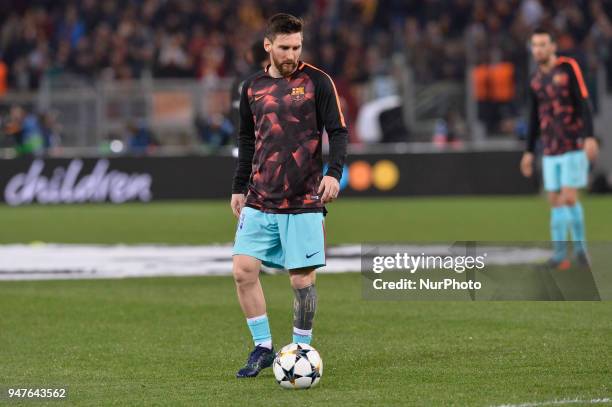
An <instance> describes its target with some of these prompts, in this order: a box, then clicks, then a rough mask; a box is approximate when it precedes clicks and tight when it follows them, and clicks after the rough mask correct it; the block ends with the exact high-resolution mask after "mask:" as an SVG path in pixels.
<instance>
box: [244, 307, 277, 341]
mask: <svg viewBox="0 0 612 407" xmlns="http://www.w3.org/2000/svg"><path fill="white" fill-rule="evenodd" d="M247 325H248V326H249V330H250V331H251V336H253V342H254V343H255V346H263V347H265V348H268V349H272V334H271V333H270V323H269V322H268V315H266V314H263V315H260V316H258V317H253V318H247Z"/></svg>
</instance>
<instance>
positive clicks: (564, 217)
mask: <svg viewBox="0 0 612 407" xmlns="http://www.w3.org/2000/svg"><path fill="white" fill-rule="evenodd" d="M531 50H532V54H533V57H534V60H535V61H536V63H537V64H538V70H537V72H536V73H535V74H534V76H533V78H532V79H531V83H530V99H531V108H530V117H529V133H528V137H527V149H526V151H525V153H524V154H523V158H522V160H521V171H522V173H523V175H525V176H526V177H530V176H531V175H532V172H533V159H534V151H535V147H536V139H537V138H538V137H539V138H541V142H542V143H541V144H542V150H543V155H544V157H543V159H542V170H543V178H544V189H545V190H546V191H547V192H548V199H549V202H550V205H551V216H550V233H551V240H552V242H553V256H552V258H551V259H550V260H549V262H548V265H549V266H550V267H552V268H557V269H566V268H568V267H569V266H570V260H569V259H568V258H567V244H566V241H567V236H568V232H570V233H569V235H570V236H571V239H572V243H573V250H574V259H575V261H576V262H577V263H578V265H583V266H588V263H589V262H588V257H587V252H586V243H585V242H586V236H585V227H584V213H583V209H582V205H581V204H580V201H579V200H578V189H580V188H583V187H585V186H586V185H587V178H588V167H589V163H588V161H589V160H594V159H595V157H596V156H597V152H598V145H597V141H596V140H595V138H594V137H593V120H592V117H591V109H590V106H589V103H588V91H587V88H586V85H585V83H584V79H583V78H582V72H581V71H580V67H579V66H578V64H577V63H576V61H575V60H573V59H572V58H567V57H558V56H557V55H556V54H555V52H556V46H555V42H554V38H553V36H552V35H551V33H550V32H548V31H546V30H541V29H539V30H536V31H534V33H533V35H532V36H531Z"/></svg>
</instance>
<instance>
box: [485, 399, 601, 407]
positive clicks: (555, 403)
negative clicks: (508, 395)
mask: <svg viewBox="0 0 612 407" xmlns="http://www.w3.org/2000/svg"><path fill="white" fill-rule="evenodd" d="M611 403H612V399H611V398H608V397H604V398H601V399H591V400H581V399H577V398H576V399H562V400H550V401H541V402H535V403H521V404H500V405H497V406H492V407H540V406H560V405H565V404H611Z"/></svg>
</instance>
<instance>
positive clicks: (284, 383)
mask: <svg viewBox="0 0 612 407" xmlns="http://www.w3.org/2000/svg"><path fill="white" fill-rule="evenodd" d="M272 369H273V370H274V377H275V378H276V382H277V383H278V384H280V386H281V387H282V388H285V389H309V388H311V387H314V386H316V385H317V383H319V380H320V379H321V375H322V374H323V361H322V360H321V356H320V355H319V352H317V350H316V349H315V348H313V347H312V346H310V345H307V344H305V343H291V344H289V345H287V346H285V347H283V348H282V349H281V350H280V352H278V353H277V354H276V358H275V359H274V363H273V365H272Z"/></svg>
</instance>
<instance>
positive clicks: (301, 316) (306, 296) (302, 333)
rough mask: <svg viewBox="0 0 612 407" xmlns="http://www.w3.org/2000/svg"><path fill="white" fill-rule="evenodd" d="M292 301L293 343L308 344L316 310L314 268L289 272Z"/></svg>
mask: <svg viewBox="0 0 612 407" xmlns="http://www.w3.org/2000/svg"><path fill="white" fill-rule="evenodd" d="M289 278H290V281H291V287H292V288H293V293H294V295H295V297H294V299H293V342H295V343H308V344H309V343H310V342H311V340H312V323H313V320H314V316H315V312H316V309H317V290H316V288H315V279H316V271H315V269H314V268H303V269H293V270H289Z"/></svg>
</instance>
